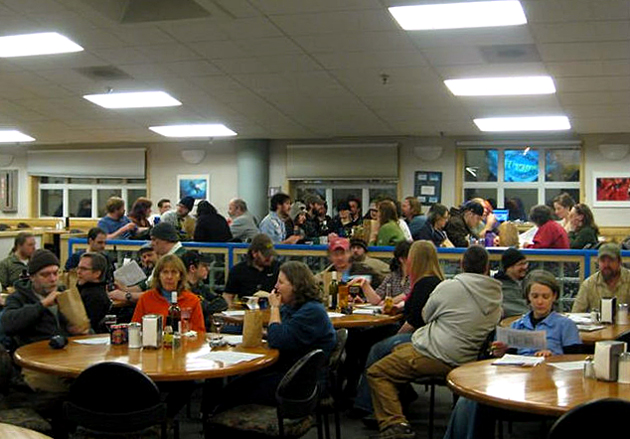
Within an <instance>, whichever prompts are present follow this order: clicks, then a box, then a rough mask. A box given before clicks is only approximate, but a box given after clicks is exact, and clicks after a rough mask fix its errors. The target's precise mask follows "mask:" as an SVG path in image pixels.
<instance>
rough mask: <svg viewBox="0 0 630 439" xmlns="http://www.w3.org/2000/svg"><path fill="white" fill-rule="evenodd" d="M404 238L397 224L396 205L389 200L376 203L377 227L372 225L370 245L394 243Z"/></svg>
mask: <svg viewBox="0 0 630 439" xmlns="http://www.w3.org/2000/svg"><path fill="white" fill-rule="evenodd" d="M405 239H406V237H405V234H404V233H403V231H402V229H401V228H400V226H399V225H398V212H397V209H396V205H395V204H394V203H393V202H392V201H390V200H383V201H381V202H380V203H378V228H376V227H373V228H372V230H371V232H370V245H378V246H386V245H396V244H398V243H399V242H401V241H404V240H405Z"/></svg>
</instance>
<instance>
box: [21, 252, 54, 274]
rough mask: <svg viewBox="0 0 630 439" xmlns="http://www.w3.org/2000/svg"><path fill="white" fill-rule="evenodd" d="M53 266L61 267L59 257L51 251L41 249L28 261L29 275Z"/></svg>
mask: <svg viewBox="0 0 630 439" xmlns="http://www.w3.org/2000/svg"><path fill="white" fill-rule="evenodd" d="M51 265H56V266H57V267H59V259H57V256H55V254H54V253H53V252H51V251H50V250H45V249H43V248H40V249H39V250H35V252H34V253H33V255H32V256H31V259H30V260H29V261H28V274H35V273H37V272H38V271H39V270H41V269H43V268H46V267H49V266H51Z"/></svg>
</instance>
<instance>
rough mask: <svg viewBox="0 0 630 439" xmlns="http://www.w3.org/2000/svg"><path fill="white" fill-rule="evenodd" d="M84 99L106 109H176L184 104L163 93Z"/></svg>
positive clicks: (87, 97)
mask: <svg viewBox="0 0 630 439" xmlns="http://www.w3.org/2000/svg"><path fill="white" fill-rule="evenodd" d="M83 97H84V98H85V99H87V100H88V101H90V102H93V103H95V104H96V105H100V106H101V107H104V108H150V107H174V106H177V105H181V104H182V103H181V102H179V101H178V100H177V99H175V98H174V97H172V96H171V95H169V94H168V93H165V92H163V91H142V92H132V93H104V94H97V95H85V96H83Z"/></svg>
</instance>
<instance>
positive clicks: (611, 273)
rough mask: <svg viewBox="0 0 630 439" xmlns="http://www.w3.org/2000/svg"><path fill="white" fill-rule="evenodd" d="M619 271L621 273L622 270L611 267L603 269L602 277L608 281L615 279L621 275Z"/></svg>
mask: <svg viewBox="0 0 630 439" xmlns="http://www.w3.org/2000/svg"><path fill="white" fill-rule="evenodd" d="M619 273H621V270H616V271H615V270H612V269H610V268H607V269H605V270H602V277H603V278H604V280H605V281H606V282H608V281H611V280H613V279H614V278H616V277H617V276H619Z"/></svg>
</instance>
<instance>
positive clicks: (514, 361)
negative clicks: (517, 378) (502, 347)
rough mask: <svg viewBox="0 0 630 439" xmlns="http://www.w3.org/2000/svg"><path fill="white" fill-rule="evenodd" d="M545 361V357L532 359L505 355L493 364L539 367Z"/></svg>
mask: <svg viewBox="0 0 630 439" xmlns="http://www.w3.org/2000/svg"><path fill="white" fill-rule="evenodd" d="M543 361H545V357H530V356H528V355H512V354H505V355H504V356H503V357H501V358H499V359H498V360H495V361H493V362H492V364H493V365H495V366H537V365H539V364H540V363H542V362H543Z"/></svg>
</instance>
